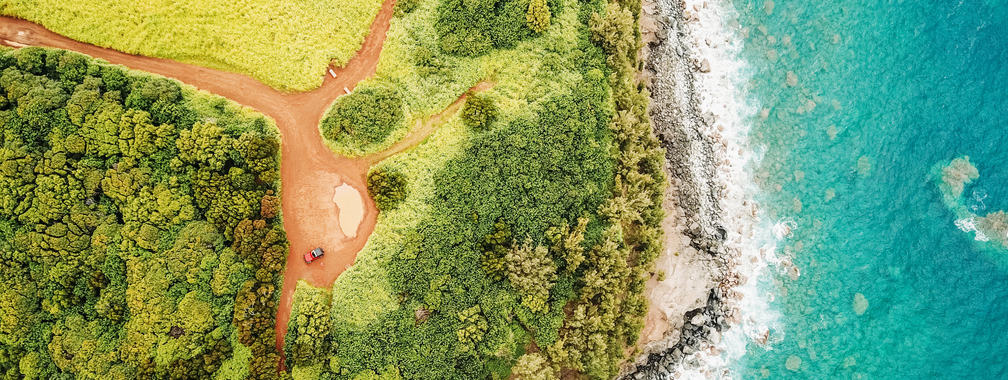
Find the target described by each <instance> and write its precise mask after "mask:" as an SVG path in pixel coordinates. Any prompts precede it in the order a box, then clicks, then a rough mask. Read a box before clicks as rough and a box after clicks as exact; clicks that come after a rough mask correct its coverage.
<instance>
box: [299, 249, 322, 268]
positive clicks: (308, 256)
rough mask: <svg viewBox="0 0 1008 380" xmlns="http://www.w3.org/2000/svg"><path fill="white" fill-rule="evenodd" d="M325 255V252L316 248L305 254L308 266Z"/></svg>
mask: <svg viewBox="0 0 1008 380" xmlns="http://www.w3.org/2000/svg"><path fill="white" fill-rule="evenodd" d="M323 254H325V251H323V250H322V248H321V247H319V248H315V249H313V250H311V252H308V253H306V254H304V261H305V262H306V263H308V264H311V262H312V261H315V259H317V258H319V257H322V255H323Z"/></svg>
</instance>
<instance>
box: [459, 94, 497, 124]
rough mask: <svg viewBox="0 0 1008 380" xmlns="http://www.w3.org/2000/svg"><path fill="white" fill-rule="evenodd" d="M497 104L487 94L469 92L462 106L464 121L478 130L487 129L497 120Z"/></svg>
mask: <svg viewBox="0 0 1008 380" xmlns="http://www.w3.org/2000/svg"><path fill="white" fill-rule="evenodd" d="M497 113H498V111H497V105H496V104H494V102H493V100H491V99H490V98H488V97H487V96H485V95H474V94H469V96H468V97H467V98H466V103H465V106H463V107H462V121H463V122H465V124H466V125H467V126H469V127H470V128H472V129H475V130H477V131H482V130H486V129H487V128H489V127H490V125H491V124H493V122H494V121H496V120H497Z"/></svg>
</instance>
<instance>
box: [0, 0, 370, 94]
mask: <svg viewBox="0 0 1008 380" xmlns="http://www.w3.org/2000/svg"><path fill="white" fill-rule="evenodd" d="M381 3H382V2H381V0H354V1H322V2H305V1H294V0H279V1H267V0H244V1H237V2H236V1H230V0H205V1H204V0H180V1H171V2H164V1H155V0H135V1H114V0H93V1H83V0H69V1H57V0H13V1H7V2H4V3H3V4H2V5H0V14H3V15H6V16H15V17H20V18H24V19H27V20H31V21H34V22H37V23H40V24H42V25H43V26H45V27H46V28H49V29H50V30H52V31H54V32H56V33H59V34H62V35H65V36H67V37H70V38H73V39H75V40H79V41H83V42H87V43H91V44H94V45H98V46H103V47H109V48H113V49H116V50H120V51H123V52H127V53H131V54H140V55H145V56H151V57H159V58H169V59H173V60H177V61H181V62H186V63H192V64H197V65H201V66H206V67H211V68H215V69H220V70H227V71H232V72H236V73H241V74H246V75H250V76H252V77H254V78H256V79H258V80H260V81H262V82H263V83H266V84H267V85H269V86H272V87H274V88H277V89H280V90H283V91H307V90H311V89H313V88H316V87H318V86H320V85H321V84H322V78H323V76H324V75H325V69H326V66H327V65H328V64H329V62H330V60H332V61H333V62H334V63H335V64H336V65H337V66H342V65H344V64H346V62H347V61H348V60H349V59H350V58H351V57H353V55H354V54H355V53H356V52H357V50H358V49H359V48H360V46H361V44H362V43H363V41H364V38H365V37H366V36H367V34H368V32H369V31H370V25H371V21H373V20H374V17H375V15H377V14H378V10H379V9H380V8H381Z"/></svg>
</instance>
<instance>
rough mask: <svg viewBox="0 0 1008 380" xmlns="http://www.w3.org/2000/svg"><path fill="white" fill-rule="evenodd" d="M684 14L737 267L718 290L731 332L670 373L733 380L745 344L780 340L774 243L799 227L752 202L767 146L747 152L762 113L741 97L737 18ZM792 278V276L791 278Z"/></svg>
mask: <svg viewBox="0 0 1008 380" xmlns="http://www.w3.org/2000/svg"><path fill="white" fill-rule="evenodd" d="M685 4H686V10H687V12H689V14H692V15H695V16H697V17H698V18H699V21H692V22H689V23H687V30H688V32H689V35H690V38H691V41H689V42H690V43H691V44H692V45H693V51H694V52H695V53H696V54H697V59H700V60H703V59H707V60H708V62H709V63H710V70H711V71H710V72H709V73H703V74H700V73H698V74H697V75H696V76H695V78H696V88H697V89H698V91H699V92H700V94H701V95H702V100H701V112H704V113H706V112H711V113H713V114H714V115H715V120H716V121H715V123H714V124H713V125H711V126H710V127H711V130H709V131H703V132H704V133H705V134H706V135H707V136H708V137H710V138H711V140H712V141H713V143H714V147H715V149H714V151H715V155H716V156H717V157H716V161H717V162H719V167H718V170H717V173H718V179H719V180H720V183H721V184H722V186H724V187H723V188H722V189H723V191H722V199H721V208H722V210H723V211H722V212H723V215H722V217H723V219H724V223H725V226H726V230H728V236H727V238H726V239H725V248H726V251H727V252H728V255H729V256H731V257H732V260H734V261H735V262H736V263H737V265H736V266H735V267H734V268H733V269H734V272H735V275H737V277H738V278H741V279H743V283H742V284H741V285H737V286H734V287H732V288H731V289H721V290H722V293H723V294H724V295H725V297H724V301H725V303H726V305H727V306H728V307H729V308H730V309H731V312H730V316H731V319H732V320H733V321H734V322H733V325H732V327H731V328H730V329H729V330H728V331H725V332H724V333H723V334H722V337H721V341H720V342H719V343H717V344H714V345H707V346H705V347H702V349H701V350H700V351H699V352H696V353H693V354H690V355H688V356H687V357H686V359H685V360H683V362H682V364H680V366H679V368H678V369H677V371H676V375H675V377H676V378H682V379H734V378H740V377H741V376H739V375H738V374H733V373H732V372H731V371H730V368H731V364H732V363H735V362H737V361H738V360H740V359H741V357H742V356H743V355H744V354H745V351H746V346H747V345H749V344H750V343H756V344H762V345H765V346H767V347H768V348H770V349H772V346H773V344H774V343H776V342H779V341H781V340H782V339H783V335H782V331H783V329H782V328H780V327H781V326H780V325H779V322H778V321H779V319H780V318H779V313H778V312H777V311H775V310H773V309H772V308H770V307H769V302H770V301H771V300H772V297H773V294H772V293H768V292H767V290H766V289H772V288H773V285H772V284H771V280H772V276H773V274H772V273H771V272H773V271H777V270H779V269H778V268H781V267H782V265H781V263H782V261H786V263H785V264H789V263H790V259H789V258H787V257H786V256H785V258H784V260H782V258H781V257H778V256H777V243H778V241H779V240H781V239H784V238H786V237H787V236H789V235H790V234H791V233H792V232H793V230H794V229H795V228H797V224H796V223H795V222H794V221H790V220H781V221H778V222H777V223H774V222H773V221H771V220H769V219H768V218H766V217H765V214H764V213H763V212H761V211H760V210H759V207H758V203H756V202H755V201H754V200H753V197H754V196H755V195H756V193H757V191H758V187H757V186H756V184H755V182H754V181H753V175H752V168H753V167H754V166H755V165H758V163H759V162H760V161H762V158H763V153H764V152H765V151H766V149H765V147H752V146H750V140H749V132H750V130H751V128H752V124H751V120H754V119H755V117H756V114H757V112H759V110H760V104H758V103H757V101H756V100H755V99H753V98H752V97H751V96H750V95H749V94H748V93H747V91H746V84H747V83H748V82H749V79H750V75H751V74H750V70H749V64H748V63H747V62H746V61H745V60H744V59H742V56H741V50H742V44H743V42H742V39H741V38H740V36H739V35H740V30H738V29H739V28H738V23H737V22H736V21H735V20H737V18H738V13H737V12H736V11H735V9H734V7H733V6H732V5H731V3H730V2H728V1H726V0H706V1H705V0H686V1H685ZM796 273H797V272H796Z"/></svg>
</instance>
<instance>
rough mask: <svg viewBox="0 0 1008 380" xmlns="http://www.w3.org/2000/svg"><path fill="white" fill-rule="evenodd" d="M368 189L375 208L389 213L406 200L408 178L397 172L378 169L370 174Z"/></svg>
mask: <svg viewBox="0 0 1008 380" xmlns="http://www.w3.org/2000/svg"><path fill="white" fill-rule="evenodd" d="M367 189H368V195H369V196H371V199H373V200H374V202H375V206H377V207H378V209H379V210H381V211H389V210H392V209H395V208H396V207H397V206H398V205H399V202H402V201H403V200H404V199H406V195H407V190H406V176H405V175H403V174H402V173H401V172H399V171H397V170H390V169H385V168H381V167H378V168H375V169H372V170H371V171H370V172H369V173H368V177H367Z"/></svg>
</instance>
